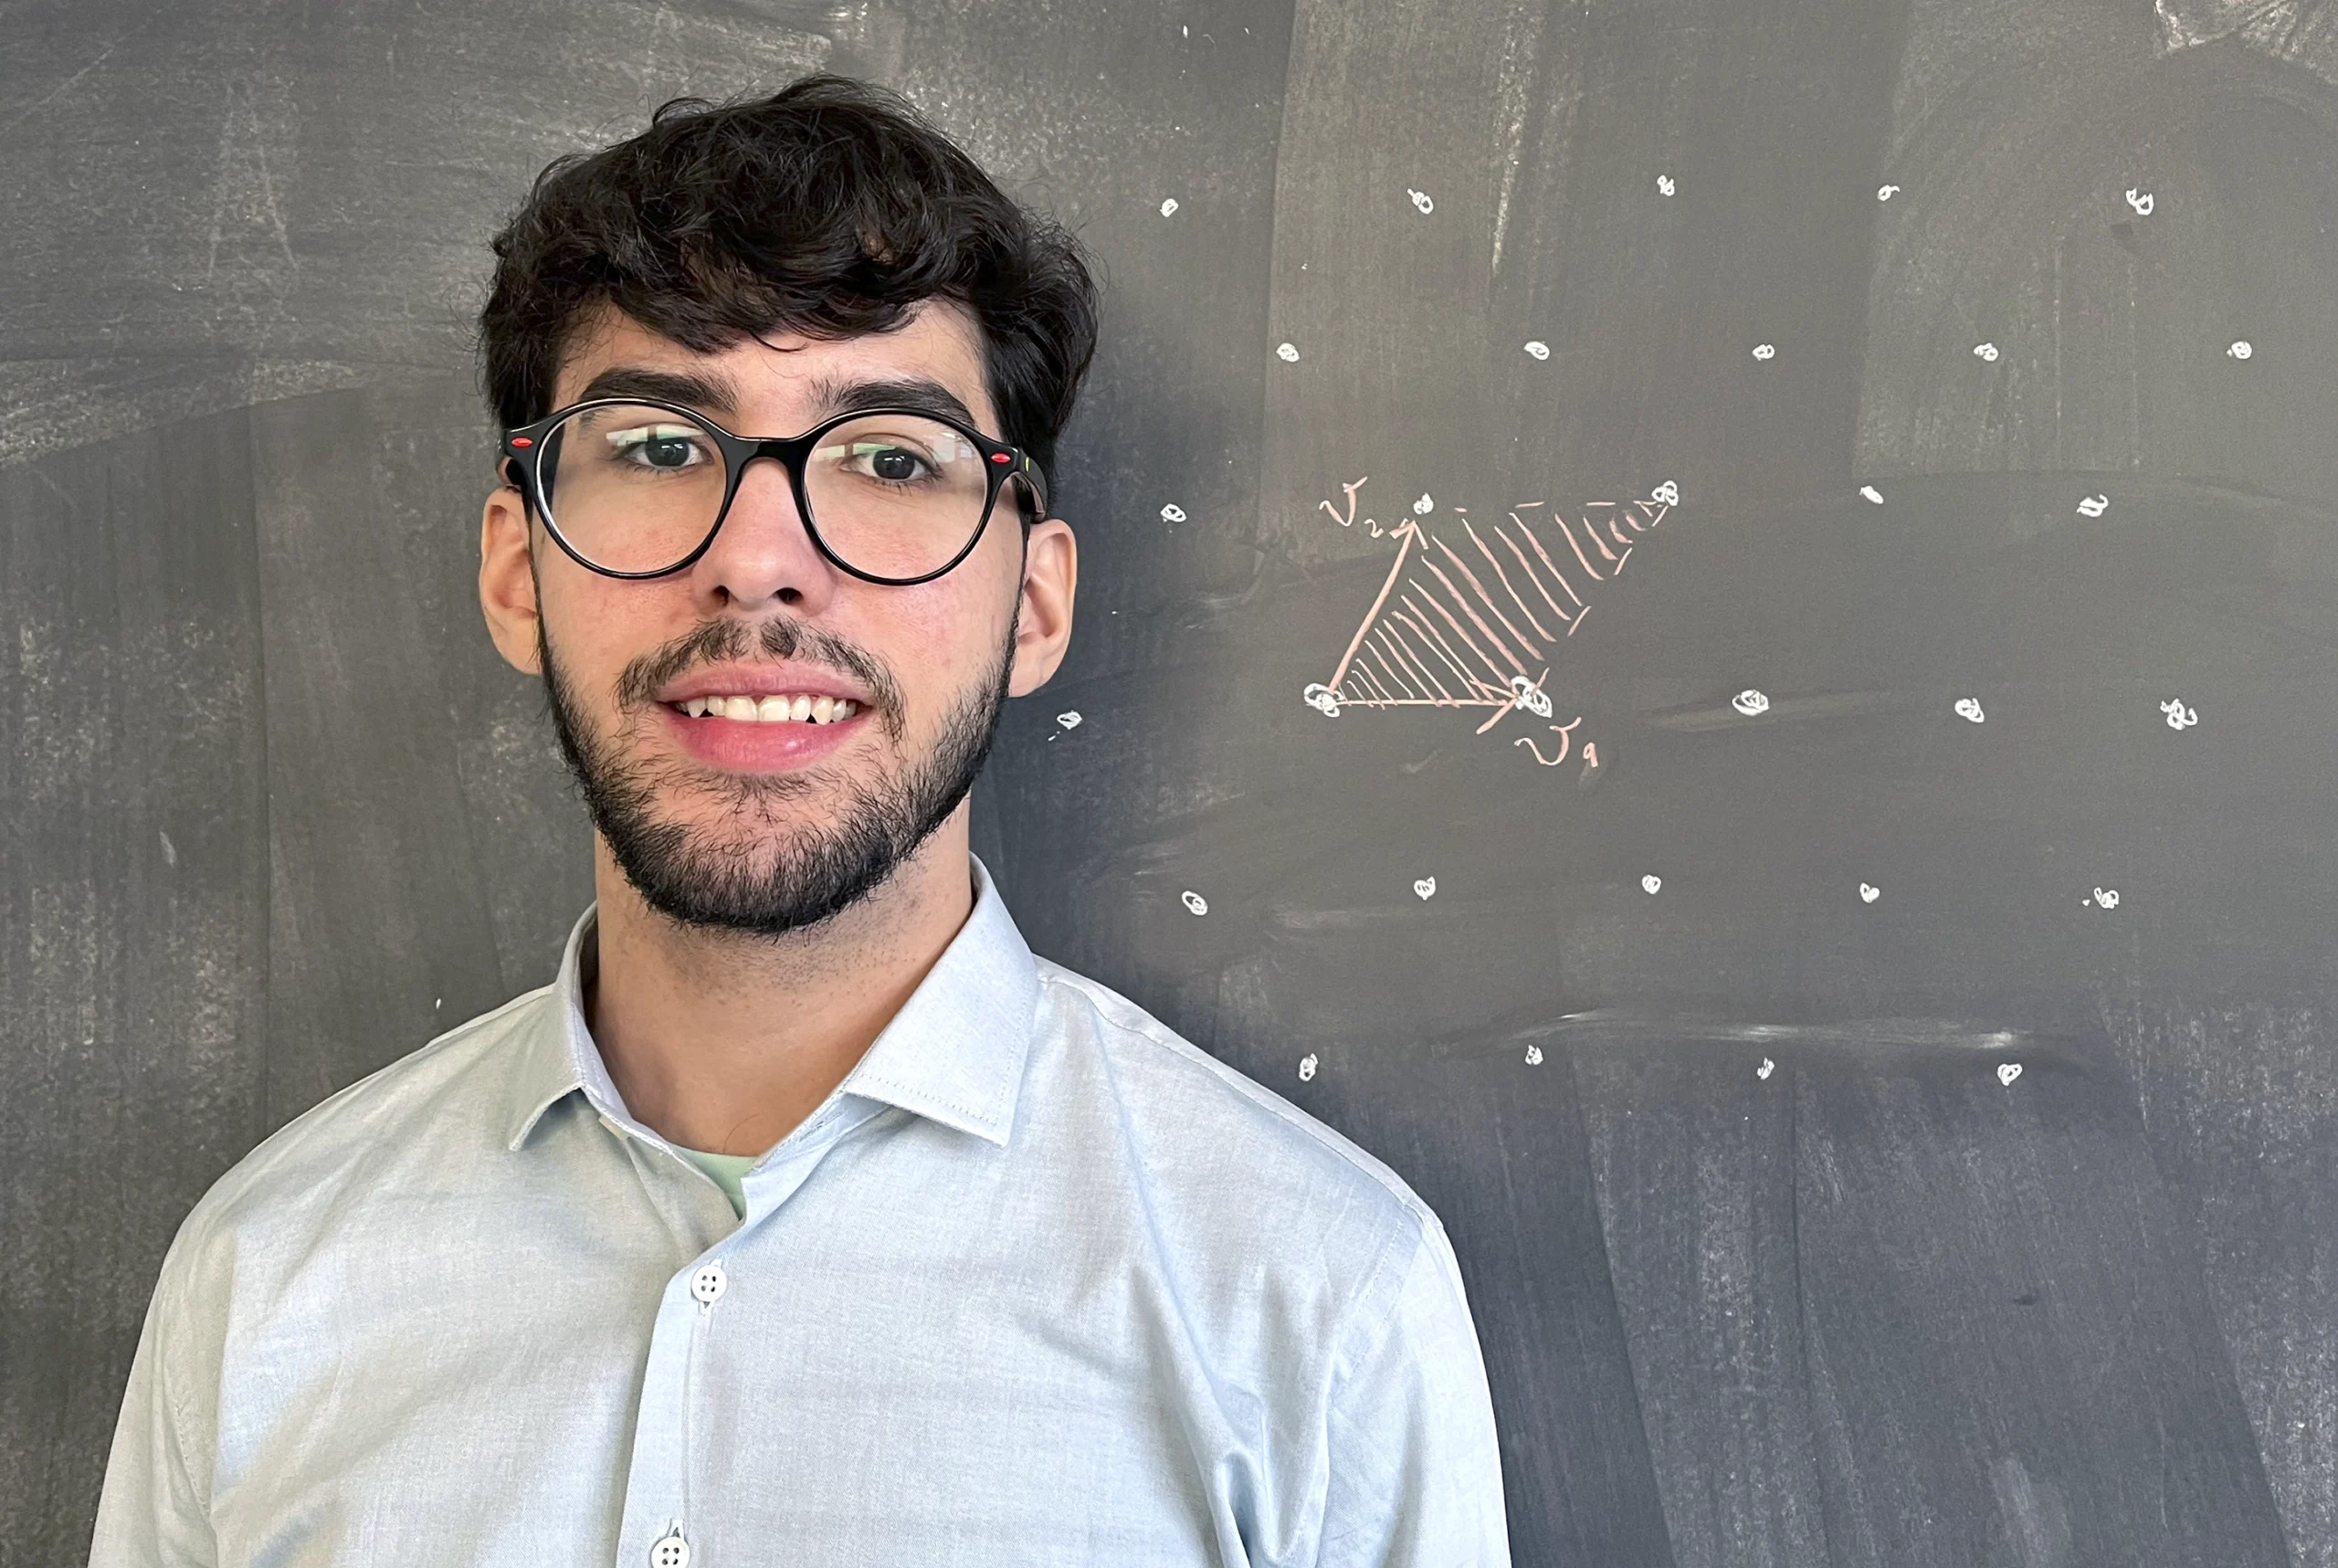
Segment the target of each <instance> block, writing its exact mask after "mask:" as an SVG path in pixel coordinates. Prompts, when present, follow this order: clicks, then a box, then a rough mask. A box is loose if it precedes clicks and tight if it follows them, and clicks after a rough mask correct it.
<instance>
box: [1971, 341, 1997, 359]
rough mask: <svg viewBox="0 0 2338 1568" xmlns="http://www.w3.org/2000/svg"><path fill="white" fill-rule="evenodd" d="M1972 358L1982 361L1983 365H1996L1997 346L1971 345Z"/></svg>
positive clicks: (1990, 344) (1989, 344)
mask: <svg viewBox="0 0 2338 1568" xmlns="http://www.w3.org/2000/svg"><path fill="white" fill-rule="evenodd" d="M1973 357H1974V358H1975V359H1977V360H1980V361H1982V362H1983V363H1986V364H1995V363H1997V345H1996V344H1995V343H1975V344H1974V345H1973Z"/></svg>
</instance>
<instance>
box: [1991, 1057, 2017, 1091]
mask: <svg viewBox="0 0 2338 1568" xmlns="http://www.w3.org/2000/svg"><path fill="white" fill-rule="evenodd" d="M2020 1076H2021V1064H2020V1063H2019V1062H2005V1063H2002V1064H2000V1065H1999V1066H1998V1068H1997V1081H1998V1082H1999V1083H2001V1084H2004V1085H2005V1086H2006V1088H2007V1089H2011V1088H2012V1087H2013V1080H2014V1079H2017V1078H2019V1077H2020Z"/></svg>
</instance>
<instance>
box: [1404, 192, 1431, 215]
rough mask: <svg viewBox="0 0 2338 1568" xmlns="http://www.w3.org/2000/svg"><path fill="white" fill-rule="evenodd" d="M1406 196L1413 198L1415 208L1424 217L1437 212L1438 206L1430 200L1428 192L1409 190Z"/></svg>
mask: <svg viewBox="0 0 2338 1568" xmlns="http://www.w3.org/2000/svg"><path fill="white" fill-rule="evenodd" d="M1405 194H1406V195H1408V196H1410V197H1412V198H1413V205H1414V207H1415V208H1416V210H1417V211H1418V212H1419V213H1420V215H1421V216H1423V217H1427V216H1428V215H1429V214H1431V213H1433V212H1435V211H1436V210H1437V204H1436V203H1435V202H1433V201H1431V200H1429V199H1428V193H1427V191H1416V190H1410V189H1408V190H1406V192H1405Z"/></svg>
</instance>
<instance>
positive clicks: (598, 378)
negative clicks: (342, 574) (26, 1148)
mask: <svg viewBox="0 0 2338 1568" xmlns="http://www.w3.org/2000/svg"><path fill="white" fill-rule="evenodd" d="M496 253H497V257H498V261H499V265H498V270H497V274H496V279H495V285H494V289H493V293H492V296H491V298H490V301H489V303H488V306H487V310H486V312H485V317H484V321H483V340H484V345H485V353H486V362H487V380H488V384H489V389H490V395H491V396H492V398H493V401H494V404H495V407H496V411H497V414H498V416H499V417H500V423H501V424H502V425H503V426H505V429H506V434H505V437H504V440H503V445H502V452H503V456H502V466H501V469H500V477H501V479H502V480H503V486H502V488H500V489H497V490H496V491H495V493H494V494H493V495H491V496H490V498H489V500H488V502H487V506H486V514H485V518H484V521H483V524H482V528H481V533H480V565H479V599H480V603H481V605H482V606H483V607H484V609H485V612H486V616H487V623H488V628H489V630H490V634H491V635H492V636H493V637H494V640H495V644H496V647H498V648H499V649H500V650H501V652H502V654H503V656H504V657H505V658H507V659H509V660H510V661H511V663H512V664H513V665H515V666H516V667H518V668H520V669H521V670H523V671H526V672H529V673H532V674H539V675H541V676H542V679H543V682H544V689H545V692H546V694H547V698H548V701H549V706H550V709H551V711H552V715H553V722H554V726H555V729H556V731H557V732H558V735H559V738H560V741H561V743H562V746H563V750H564V752H565V753H566V755H567V758H568V761H569V763H570V764H571V766H572V767H573V769H574V773H575V775H576V777H577V780H578V782H579V784H580V785H581V786H582V790H583V793H584V798H585V801H586V804H587V805H588V806H589V808H590V812H591V816H592V819H593V824H594V826H595V830H596V833H595V863H594V877H595V894H596V903H595V907H594V908H593V909H592V910H588V911H586V913H585V914H584V918H583V919H582V920H581V921H579V922H578V924H577V926H576V928H575V931H574V935H573V936H572V937H571V939H570V941H569V943H568V947H567V951H566V953H565V955H564V956H563V961H562V963H561V967H560V972H559V977H558V978H557V979H556V980H555V981H554V982H553V984H551V985H550V986H548V987H546V988H545V989H543V990H541V991H537V992H532V993H531V994H527V995H524V996H521V997H520V998H518V999H517V1000H515V1001H513V1002H511V1003H510V1004H508V1005H505V1006H503V1007H501V1008H500V1009H498V1010H497V1011H495V1012H493V1013H490V1014H488V1015H487V1016H484V1017H481V1018H478V1019H474V1020H472V1021H471V1022H470V1023H469V1024H467V1025H465V1026H462V1027H460V1028H458V1029H456V1030H455V1031H453V1032H452V1033H451V1034H448V1035H446V1036H444V1037H440V1038H439V1039H437V1040H436V1041H433V1042H432V1043H431V1044H430V1045H429V1046H427V1047H425V1048H424V1049H422V1050H420V1051H418V1052H416V1054H414V1055H412V1056H410V1057H407V1058H405V1059H404V1060H401V1061H398V1062H396V1063H394V1064H393V1065H391V1066H390V1067H388V1068H384V1069H383V1070H382V1071H381V1072H379V1073H376V1074H374V1076H373V1077H372V1078H370V1079H365V1080H364V1081H363V1082H361V1083H358V1084H356V1085H353V1086H352V1087H351V1088H349V1089H344V1090H343V1091H342V1092H341V1093H340V1094H338V1095H335V1096H334V1097H333V1098H332V1099H331V1100H327V1101H325V1103H323V1104H322V1105H320V1106H318V1107H317V1108H316V1109H314V1110H311V1111H310V1112H308V1113H307V1114H306V1115H304V1116H302V1117H301V1118H300V1119H299V1120H298V1121H294V1122H293V1123H291V1124H290V1126H288V1127H286V1128H285V1129H284V1130H283V1131H279V1132H278V1133H277V1134H276V1135H275V1136H274V1137H272V1138H270V1139H269V1140H268V1142H265V1143H264V1144H262V1145H261V1146H260V1147H259V1148H258V1149H257V1150H255V1151H254V1152H252V1153H251V1154H250V1155H249V1156H248V1157H247V1159H245V1160H244V1161H243V1163H240V1164H239V1165H237V1167H236V1169H235V1170H233V1171H232V1172H230V1173H228V1174H227V1175H226V1177H225V1178H223V1179H222V1180H221V1181H220V1183H219V1184H217V1185H216V1187H214V1188H213V1189H212V1191H211V1192H210V1194H208V1195H206V1196H205V1198H204V1199H203V1201H202V1202H201V1203H200V1204H199V1205H196V1207H195V1212H194V1213H193V1214H192V1215H190V1216H189V1217H188V1219H187V1221H186V1223H185V1225H184V1227H183V1228H182V1229H181V1231H180V1233H179V1236H178V1238H177V1240H176V1242H175V1243H174V1246H173V1247H172V1249H171V1253H170V1256H169V1258H168V1259H167V1260H166V1261H165V1263H164V1265H163V1276H162V1280H161V1283H160V1285H159V1286H158V1288H157V1289H156V1291H155V1295H154V1300H153V1307H152V1309H151V1310H150V1312H149V1314H148V1318H147V1322H146V1328H145V1333H144V1336H143V1338H142V1342H141V1343H140V1347H139V1352H138V1358H137V1362H136V1364H135V1366H134V1368H133V1370H132V1375H131V1383H130V1389H129V1393H128V1396H127V1398H126V1400H125V1402H124V1405H123V1408H122V1413H121V1424H120V1428H119V1431H118V1434H117V1436H116V1438H115V1442H114V1447H113V1454H112V1460H111V1468H110V1470H109V1473H108V1476H107V1482H106V1490H105V1496H104V1500H103V1502H102V1505H101V1507H100V1513H99V1519H98V1528H97V1539H96V1548H95V1561H96V1562H97V1563H99V1564H100V1565H101V1568H114V1565H118V1564H144V1563H221V1564H239V1565H240V1564H258V1563H301V1564H326V1563H336V1564H340V1563H346V1564H358V1563H364V1564H386V1563H466V1564H469V1563H529V1564H537V1563H610V1562H612V1561H614V1562H616V1563H619V1564H623V1565H626V1568H637V1565H652V1568H688V1565H690V1564H698V1565H700V1568H725V1565H728V1564H732V1563H816V1564H830V1563H871V1564H879V1563H881V1564H932V1563H999V1564H1006V1563H1015V1564H1025V1563H1064V1564H1070V1563H1098V1564H1132V1563H1164V1564H1166V1563H1179V1564H1185V1563H1195V1564H1199V1563H1214V1564H1234V1563H1293V1564H1297V1563H1318V1564H1327V1565H1328V1564H1347V1563H1375V1564H1379V1563H1389V1564H1394V1563H1401V1564H1416V1563H1418V1564H1429V1563H1436V1564H1488V1563H1504V1562H1506V1561H1507V1547H1506V1544H1505V1540H1504V1535H1503V1520H1502V1506H1501V1476H1500V1471H1499V1467H1498V1461H1497V1456H1496V1450H1495V1438H1494V1429H1493V1422H1492V1417H1491V1414H1490V1405H1489V1401H1488V1397H1487V1392H1486V1384H1485V1374H1484V1371H1483V1368H1482V1365H1481V1363H1480V1358H1479V1353H1478V1347H1477V1343H1476V1340H1475V1337H1474V1334H1473V1331H1472V1330H1471V1327H1470V1322H1469V1312H1468V1309H1467V1307H1466V1306H1465V1304H1464V1301H1463V1298H1462V1291H1461V1285H1460V1280H1459V1275H1458V1273H1457V1271H1456V1268H1455V1265H1454V1260H1453V1255H1452V1251H1451V1249H1450V1247H1448V1245H1447V1242H1446V1239H1445V1237H1444V1233H1443V1231H1442V1230H1441V1228H1440V1227H1439V1226H1438V1222H1437V1220H1436V1218H1435V1216H1434V1215H1431V1214H1430V1213H1429V1212H1428V1211H1427V1209H1426V1208H1425V1207H1424V1206H1423V1205H1421V1203H1420V1202H1419V1200H1418V1199H1416V1197H1415V1196H1414V1195H1413V1194H1411V1193H1410V1192H1409V1191H1407V1190H1406V1187H1405V1185H1404V1184H1403V1183H1402V1182H1400V1181H1399V1180H1397V1178H1396V1177H1395V1175H1393V1174H1392V1173H1389V1172H1388V1171H1387V1170H1386V1169H1385V1168H1384V1167H1383V1166H1381V1165H1380V1164H1379V1163H1377V1162H1375V1161H1374V1160H1373V1159H1372V1158H1371V1157H1370V1156H1368V1155H1366V1154H1364V1152H1361V1151H1359V1150H1357V1149H1355V1148H1354V1147H1353V1146H1352V1145H1350V1144H1348V1143H1347V1142H1344V1141H1343V1140H1342V1139H1341V1138H1339V1137H1338V1136H1337V1135H1336V1134H1333V1133H1332V1132H1330V1131H1327V1130H1325V1129H1324V1128H1322V1127H1321V1126H1319V1125H1317V1124H1316V1123H1315V1122H1313V1121H1311V1120H1310V1119H1309V1118H1308V1117H1306V1116H1305V1115H1303V1114H1302V1113H1301V1112H1300V1111H1298V1110H1295V1109H1293V1108H1292V1107H1290V1106H1289V1105H1287V1104H1285V1103H1283V1102H1282V1101H1281V1100H1279V1099H1277V1098H1276V1097H1275V1096H1273V1095H1271V1094H1269V1093H1268V1092H1267V1091H1266V1090H1264V1089H1260V1088H1259V1087H1257V1086H1256V1085H1254V1084H1252V1083H1250V1082H1248V1080H1247V1079H1242V1078H1241V1077H1239V1076H1238V1075H1237V1074H1235V1073H1234V1072H1232V1071H1230V1070H1228V1069H1227V1068H1223V1067H1221V1066H1219V1065H1218V1064H1217V1063H1216V1062H1215V1061H1213V1060H1212V1059H1211V1058H1208V1057H1206V1056H1205V1055H1204V1054H1203V1053H1201V1052H1200V1051H1198V1050H1195V1048H1194V1047H1191V1046H1189V1045H1187V1044H1186V1043H1185V1041H1183V1040H1181V1039H1179V1038H1177V1037H1175V1036H1174V1035H1173V1034H1171V1033H1170V1032H1169V1031H1168V1030H1167V1029H1165V1028H1164V1027H1163V1026H1161V1025H1160V1024H1158V1023H1156V1022H1154V1021H1153V1019H1152V1018H1150V1017H1148V1016H1145V1015H1144V1014H1143V1012H1141V1011H1140V1010H1138V1009H1137V1008H1136V1007H1135V1006H1133V1005H1131V1004H1130V1003H1128V1002H1126V1001H1124V1000H1123V999H1122V998H1121V997H1119V996H1117V995H1115V994H1112V993H1111V992H1110V991H1108V990H1106V989H1104V988H1103V987H1102V986H1101V985H1098V984H1094V983H1092V982H1090V981H1088V980H1085V979H1082V978H1080V977H1079V976H1078V975H1075V974H1072V973H1069V972H1067V971H1065V970H1063V969H1060V968H1058V967H1056V966H1054V965H1052V964H1049V963H1045V962H1043V961H1040V960H1037V959H1035V958H1034V957H1033V956H1032V955H1031V953H1030V952H1029V950H1028V949H1027V948H1026V947H1025V946H1024V944H1023V942H1022V940H1021V938H1020V937H1019V936H1018V935H1017V934H1016V928H1015V924H1014V922H1013V921H1012V920H1010V919H1009V917H1008V915H1007V912H1006V909H1005V908H1004V907H1003V905H1002V904H1001V902H1000V900H999V896H998V893H997V891H996V889H995V887H994V886H993V885H992V883H991V881H990V879H989V878H988V876H987V875H986V874H985V871H984V869H983V868H982V867H981V866H980V865H979V864H978V863H976V862H974V860H973V858H972V856H971V855H970V854H969V851H968V845H967V813H966V806H965V798H966V793H967V790H968V787H969V786H970V784H972V782H973V780H974V775H975V773H976V772H977V771H978V769H979V768H980V766H981V763H982V761H983V758H984V756H985V752H986V751H987V750H988V747H989V744H990V740H991V736H992V733H993V731H994V730H995V725H996V722H997V719H998V715H999V711H1000V709H1001V706H1002V704H1003V702H1004V700H1005V699H1006V697H1008V696H1021V695H1023V694H1026V693H1027V692H1030V691H1033V690H1035V689H1037V688H1038V687H1039V686H1040V685H1042V684H1043V683H1044V682H1046V680H1047V679H1048V677H1049V676H1050V675H1052V674H1053V673H1054V671H1055V669H1056V668H1057V666H1058V664H1059V663H1060V662H1061V660H1062V658H1063V655H1064V648H1065V645H1066V643H1067V641H1068V639H1069V636H1070V632H1071V612H1072V596H1073V586H1074V577H1075V571H1074V567H1075V555H1074V550H1073V542H1072V534H1071V531H1070V529H1069V527H1067V526H1066V525H1065V523H1064V522H1063V521H1060V520H1058V519H1057V518H1054V517H1053V516H1051V515H1049V514H1048V509H1047V505H1046V500H1047V475H1048V471H1049V466H1050V464H1051V463H1052V460H1053V458H1054V451H1055V443H1056V437H1057V434H1058V431H1059V430H1060V429H1061V427H1062V426H1063V424H1064V422H1065V420H1066V418H1067V417H1068V416H1069V412H1070V408H1071V403H1072V398H1073V395H1074V392H1075V390H1076V389H1077V386H1078V384H1079V379H1080V376H1081V374H1082V373H1083V371H1084V370H1085V368H1086V365H1087V362H1088V359H1089V355H1090V348H1091V346H1092V343H1093V339H1094V321H1095V307H1094V301H1093V292H1092V288H1091V285H1090V279H1089V276H1088V272H1087V270H1086V268H1085V267H1084V265H1083V264H1082V262H1081V261H1080V258H1079V252H1078V250H1077V248H1076V247H1075V246H1074V245H1073V244H1072V242H1071V241H1070V240H1069V237H1066V236H1065V235H1064V234H1063V233H1062V232H1061V230H1059V229H1058V228H1057V227H1055V226H1052V225H1051V224H1048V223H1047V222H1045V221H1043V220H1040V219H1038V218H1037V217H1035V216H1032V215H1030V214H1028V213H1026V212H1024V211H1023V210H1021V209H1020V208H1018V207H1017V206H1016V205H1015V204H1013V203H1012V202H1010V201H1009V200H1007V199H1006V197H1005V196H1003V195H1001V194H1000V193H999V191H998V190H997V189H996V187H995V185H993V184H991V182H990V181H989V180H988V179H986V178H985V176H984V175H983V174H982V173H981V172H980V171H979V170H978V169H976V168H975V166H974V164H973V163H972V162H971V161H969V160H968V159H967V158H966V156H965V155H964V153H962V152H961V151H959V150H958V149H957V148H956V147H954V146H953V145H952V144H951V143H950V142H948V141H946V140H945V139H944V138H943V137H942V136H941V135H940V134H939V133H938V132H935V131H933V130H932V128H931V127H929V126H927V125H926V124H924V123H923V122H922V121H920V120H918V119H917V118H916V116H915V115H914V114H913V113H912V112H911V110H909V109H908V107H907V106H906V105H905V104H903V103H902V102H901V101H900V100H898V99H896V98H893V97H892V96H891V95H890V94H886V93H883V92H880V91H879V90H877V89H870V88H868V87H865V86H862V85H859V84H857V83H853V82H849V81H847V80H843V79H837V78H832V77H827V78H814V79H807V80H805V81H802V82H799V83H797V84H796V85H795V86H794V87H792V88H790V89H787V90H785V91H784V92H782V93H780V94H778V95H777V96H775V97H774V98H771V99H768V100H763V101H759V102H752V103H745V104H739V105H733V106H729V107H722V108H711V107H709V106H706V105H703V104H680V105H669V107H668V109H667V110H663V111H661V112H660V113H659V114H658V117H657V119H656V121H655V122H654V123H653V125H652V126H651V127H650V129H648V131H646V132H643V133H642V134H641V135H639V136H637V137H636V138H634V139H633V140H632V141H629V142H624V143H622V144H620V145H618V146H616V147H612V148H609V149H606V150H605V151H603V152H601V153H595V154H594V155H592V156H590V157H586V158H583V159H577V160H569V161H564V162H563V163H556V164H554V165H553V167H552V168H551V169H550V170H547V171H546V173H545V174H544V176H543V177H542V179H540V180H539V181H538V182H537V184H536V187H535V189H534V191H533V193H532V195H531V196H530V198H529V200H528V203H527V205H526V206H525V207H524V209H523V210H522V211H521V213H520V215H519V216H517V217H516V218H515V219H514V220H513V221H512V223H511V226H510V227H509V228H507V229H506V230H505V232H504V233H503V235H502V236H501V237H500V238H499V239H498V241H497V245H496Z"/></svg>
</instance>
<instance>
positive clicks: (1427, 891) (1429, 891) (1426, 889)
mask: <svg viewBox="0 0 2338 1568" xmlns="http://www.w3.org/2000/svg"><path fill="white" fill-rule="evenodd" d="M1413 891H1414V892H1416V893H1418V894H1419V895H1420V896H1421V897H1422V898H1424V899H1433V898H1435V897H1436V896H1437V879H1436V878H1434V877H1423V878H1422V879H1420V880H1419V881H1417V882H1415V883H1414V884H1413Z"/></svg>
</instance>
